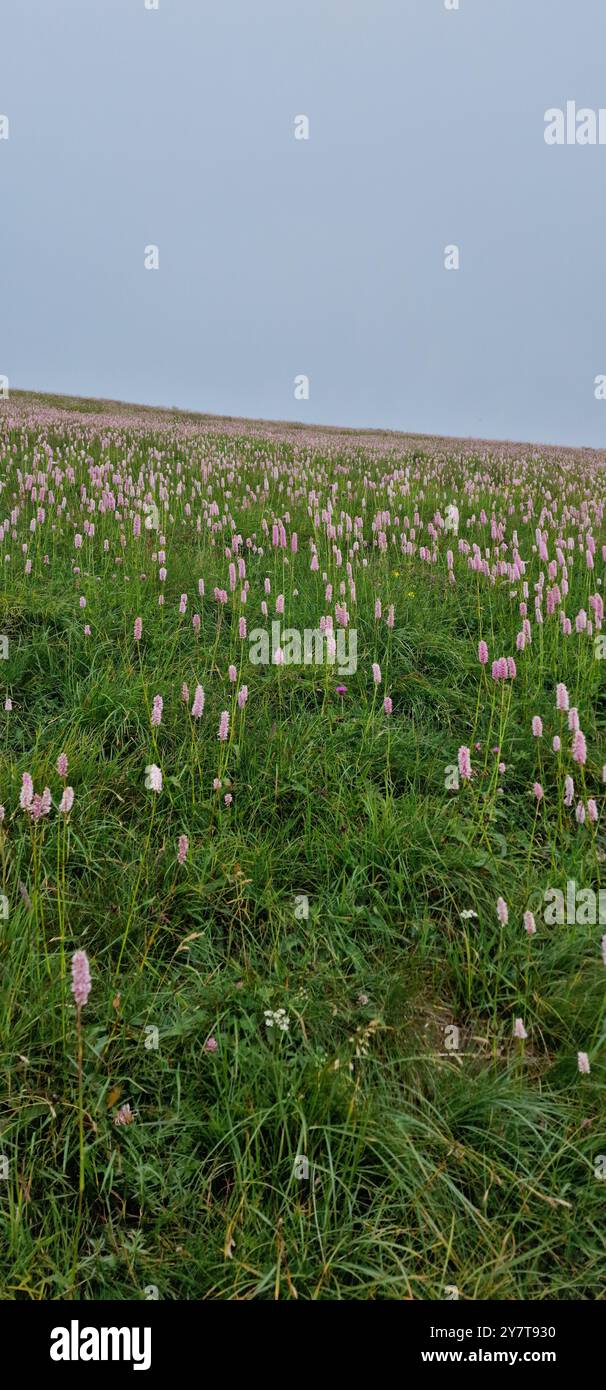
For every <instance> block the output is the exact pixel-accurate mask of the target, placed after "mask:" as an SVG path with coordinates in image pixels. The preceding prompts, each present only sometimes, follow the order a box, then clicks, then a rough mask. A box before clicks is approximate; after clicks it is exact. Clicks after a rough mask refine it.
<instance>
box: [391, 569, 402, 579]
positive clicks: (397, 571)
mask: <svg viewBox="0 0 606 1390" xmlns="http://www.w3.org/2000/svg"><path fill="white" fill-rule="evenodd" d="M391 572H392V574H393V577H394V579H399V578H400V571H399V570H392V571H391Z"/></svg>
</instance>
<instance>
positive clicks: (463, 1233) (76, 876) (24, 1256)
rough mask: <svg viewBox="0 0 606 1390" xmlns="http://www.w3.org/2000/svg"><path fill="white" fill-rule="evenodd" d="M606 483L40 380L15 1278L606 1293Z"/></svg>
mask: <svg viewBox="0 0 606 1390" xmlns="http://www.w3.org/2000/svg"><path fill="white" fill-rule="evenodd" d="M605 507H606V465H605V459H604V456H603V455H600V454H595V453H592V452H590V451H579V452H578V453H574V452H573V451H568V450H560V451H558V450H556V449H550V448H546V449H538V448H536V447H534V446H521V445H520V446H518V445H513V444H507V445H487V444H484V443H481V442H474V441H469V442H467V443H464V442H461V441H447V440H438V439H429V438H411V437H407V436H397V435H389V434H386V435H378V434H367V435H356V434H355V433H346V432H342V433H339V432H337V431H331V430H322V429H316V430H312V429H304V428H301V427H294V426H293V427H289V426H284V427H280V426H276V425H270V424H268V425H264V424H263V423H259V424H252V423H248V422H245V421H240V422H238V421H220V420H213V419H205V418H204V417H196V416H187V415H184V414H180V413H177V412H169V411H166V412H161V411H151V410H143V409H138V408H135V407H132V408H129V407H126V406H118V405H115V404H113V403H110V402H103V403H102V402H84V401H69V400H60V399H58V398H50V397H47V398H44V397H34V396H27V395H20V394H17V395H15V396H14V397H11V399H10V400H7V401H3V402H2V403H0V583H1V594H0V605H1V606H0V633H1V634H2V635H3V638H5V639H6V641H5V642H4V649H3V658H4V659H3V660H2V661H0V682H1V688H0V750H1V765H0V802H1V805H2V808H3V818H2V822H1V824H0V864H1V868H2V889H1V891H2V895H3V896H2V905H3V912H2V916H1V918H0V953H1V981H2V983H1V995H0V1179H1V1180H0V1244H1V1247H2V1251H3V1255H2V1260H1V1261H0V1298H2V1299H4V1300H15V1299H17V1300H27V1299H32V1300H39V1299H44V1300H53V1299H63V1298H78V1299H83V1300H97V1299H108V1298H118V1299H124V1300H144V1299H146V1298H156V1297H158V1298H160V1299H167V1300H172V1299H213V1300H214V1299H223V1300H225V1299H266V1300H269V1299H285V1300H291V1299H302V1300H315V1299H321V1300H356V1299H360V1300H387V1299H399V1300H403V1299H406V1300H410V1299H414V1300H443V1299H446V1298H449V1297H456V1295H457V1293H458V1297H459V1298H460V1299H467V1300H477V1301H481V1300H488V1299H501V1300H518V1299H523V1298H529V1299H558V1300H571V1299H582V1300H595V1299H603V1298H604V1297H605V1296H606V1275H605V1271H606V1251H605V1238H604V1231H605V1226H604V1203H605V1200H606V1181H605V1180H604V1179H606V1114H605V1106H604V1098H605V1091H606V1009H605V1003H606V995H605V984H606V943H605V941H603V939H602V938H604V936H605V934H606V885H605V886H604V889H603V890H602V891H603V894H604V896H603V903H604V911H603V914H602V921H600V913H599V901H600V900H599V892H600V888H601V884H602V880H603V878H604V877H605V871H604V856H605V852H606V840H605V837H604V792H605V786H604V778H605V776H606V767H605V764H606V697H605V692H604V675H605V673H606V660H604V659H602V658H606V641H605V640H604V633H606V628H605V627H604V626H603V617H602V614H603V600H602V590H603V576H604V573H605V570H606V564H605V560H606V520H605ZM276 622H279V623H280V624H281V630H282V629H291V630H295V631H296V632H299V633H303V632H304V630H305V629H310V630H318V629H319V628H322V629H323V631H324V634H325V641H324V645H323V647H322V650H323V653H324V659H323V660H322V661H321V662H320V661H318V662H315V663H311V662H309V663H307V664H305V663H303V662H302V661H299V662H294V663H293V662H290V661H289V660H288V646H287V641H284V642H283V643H282V645H281V647H280V651H281V652H282V654H283V655H284V656H285V658H286V659H285V660H284V661H281V660H280V655H279V654H278V659H277V660H276V659H275V656H276V653H275V652H274V653H273V658H272V659H270V660H269V661H268V662H265V663H264V662H258V661H255V660H252V659H251V656H252V655H253V653H252V646H251V633H253V632H254V631H255V630H257V629H262V630H265V631H267V632H268V633H269V634H270V635H271V630H272V623H276ZM353 632H355V634H356V642H357V661H356V662H353V663H352V662H350V663H349V664H350V665H353V666H355V669H352V670H350V671H347V672H346V673H345V674H343V673H342V672H341V673H340V672H339V667H338V663H337V661H334V660H330V659H329V656H330V652H331V649H332V650H333V651H334V648H331V640H330V639H331V634H332V636H334V638H335V639H336V638H337V636H338V634H339V633H343V634H344V639H347V640H349V639H350V638H351V634H352V633H353ZM326 634H328V637H326ZM484 643H485V644H486V649H484V647H483V646H481V645H480V644H484ZM337 650H338V644H337ZM350 653H351V645H350ZM270 657H271V649H270ZM494 663H496V666H495V665H494ZM230 668H232V669H230ZM184 687H185V688H184ZM158 697H159V698H158ZM533 721H534V724H533ZM220 735H221V736H220ZM554 739H555V740H556V743H555V747H554ZM59 760H61V761H59ZM30 778H31V782H30V781H29V779H30ZM571 783H572V791H571ZM45 789H48V790H45ZM69 789H71V791H69ZM72 794H73V795H72ZM571 883H572V884H574V885H575V889H574V891H575V892H576V900H575V909H574V912H573V914H572V918H573V919H572V920H566V918H569V917H570V916H571V913H570V912H569V911H567V912H566V913H565V920H563V921H561V920H554V910H553V909H552V910H550V909H549V908H548V907H547V901H549V902H550V903H553V902H554V901H557V899H556V898H555V890H558V891H559V892H561V893H562V894H563V897H564V900H566V897H567V893H568V896H570V890H569V889H567V885H568V884H571ZM587 890H592V893H593V894H594V895H595V897H594V900H593V901H594V905H595V910H592V904H591V895H588V894H587ZM546 893H547V894H548V895H549V894H550V895H551V896H550V897H549V898H548V900H546V898H545V894H546ZM583 894H584V895H585V896H584V897H582V895H583ZM579 900H580V905H579ZM560 916H561V913H560ZM81 951H83V952H85V953H86V957H87V959H88V962H89V967H90V976H91V988H90V993H88V990H87V988H85V990H84V994H86V995H87V997H86V1000H85V1002H82V1004H81V1005H77V1003H76V997H75V995H74V993H73V991H72V957H73V955H74V953H75V952H81ZM80 964H82V962H81V961H80ZM281 1010H283V1011H284V1012H279V1011H281ZM600 1160H602V1161H600Z"/></svg>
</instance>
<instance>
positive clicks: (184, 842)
mask: <svg viewBox="0 0 606 1390" xmlns="http://www.w3.org/2000/svg"><path fill="white" fill-rule="evenodd" d="M188 849H189V840H188V838H187V835H180V836H179V846H178V852H177V862H178V863H179V864H184V863H185V860H186V859H187V851H188Z"/></svg>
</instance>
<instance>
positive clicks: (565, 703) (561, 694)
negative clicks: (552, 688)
mask: <svg viewBox="0 0 606 1390" xmlns="http://www.w3.org/2000/svg"><path fill="white" fill-rule="evenodd" d="M569 704H570V702H569V699H568V691H567V689H566V686H565V685H563V684H562V682H561V681H559V682H558V685H557V686H556V709H560V710H567V709H568V708H569Z"/></svg>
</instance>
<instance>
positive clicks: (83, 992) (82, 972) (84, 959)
mask: <svg viewBox="0 0 606 1390" xmlns="http://www.w3.org/2000/svg"><path fill="white" fill-rule="evenodd" d="M90 991H91V978H90V968H89V964H88V956H87V954H86V951H74V954H73V956H72V994H73V996H74V999H75V1001H76V1004H77V1006H78V1008H79V1009H82V1008H84V1005H85V1004H86V1001H87V999H88V996H89V994H90Z"/></svg>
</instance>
